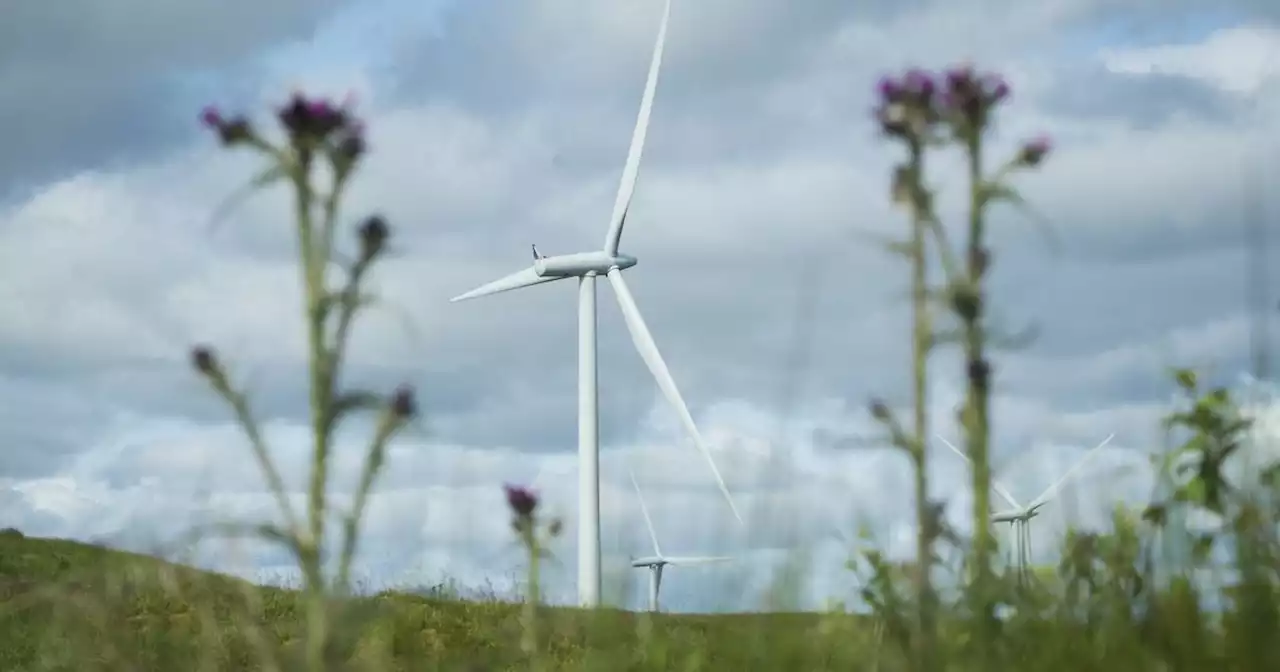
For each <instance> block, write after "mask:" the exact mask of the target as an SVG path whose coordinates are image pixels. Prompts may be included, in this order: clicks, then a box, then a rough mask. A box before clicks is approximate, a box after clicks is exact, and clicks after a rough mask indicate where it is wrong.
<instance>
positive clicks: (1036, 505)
mask: <svg viewBox="0 0 1280 672" xmlns="http://www.w3.org/2000/svg"><path fill="white" fill-rule="evenodd" d="M1114 437H1115V434H1114V433H1113V434H1109V435H1107V438H1105V439H1103V440H1102V443H1099V444H1098V445H1096V446H1094V447H1093V448H1091V449H1089V452H1087V453H1085V454H1084V456H1083V457H1081V458H1080V460H1079V461H1078V462H1076V463H1075V464H1074V465H1072V466H1071V468H1070V469H1068V470H1067V472H1066V473H1065V474H1063V475H1062V477H1061V478H1059V479H1058V480H1057V482H1055V483H1054V484H1053V485H1051V486H1049V487H1048V488H1045V491H1044V492H1042V493H1040V496H1039V497H1036V498H1035V499H1034V500H1032V501H1031V504H1029V505H1027V506H1023V505H1021V504H1019V503H1018V500H1017V499H1015V498H1014V496H1013V495H1012V494H1010V492H1009V489H1008V488H1006V487H1005V486H1004V485H1003V484H1002V483H1000V481H998V480H996V479H994V478H993V479H991V489H992V490H995V491H996V494H998V495H1000V497H1001V498H1002V499H1004V501H1006V502H1008V503H1009V506H1012V507H1013V508H1012V509H1009V510H1006V511H997V512H995V513H994V514H993V515H992V516H991V522H993V523H1009V525H1010V527H1011V528H1012V531H1013V533H1014V549H1015V550H1014V552H1015V553H1016V554H1017V560H1016V561H1015V562H1016V566H1017V570H1018V576H1019V578H1020V579H1021V578H1025V577H1026V573H1027V566H1028V565H1029V564H1030V562H1031V519H1032V518H1035V517H1036V516H1038V515H1040V507H1042V506H1044V505H1045V504H1048V503H1049V502H1051V501H1053V499H1054V498H1055V497H1057V496H1058V491H1059V490H1060V489H1061V488H1062V486H1063V484H1065V483H1066V482H1067V479H1069V478H1071V476H1073V475H1074V474H1075V472H1076V470H1077V469H1079V468H1080V467H1081V466H1083V465H1084V463H1085V462H1086V461H1088V459H1089V458H1090V457H1092V456H1093V454H1094V453H1096V452H1098V450H1099V449H1100V448H1102V447H1103V446H1105V445H1107V444H1108V443H1110V441H1111V439H1112V438H1114ZM938 440H939V441H941V442H942V443H944V444H946V446H947V447H948V448H950V449H951V450H952V452H954V453H955V454H956V455H959V456H960V457H961V458H963V459H964V461H965V462H970V460H969V456H968V455H965V454H964V451H962V450H960V449H959V448H956V447H955V446H954V445H952V444H951V442H950V441H947V440H946V439H944V438H942V437H941V436H939V437H938Z"/></svg>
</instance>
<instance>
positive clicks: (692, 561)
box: [627, 467, 733, 611]
mask: <svg viewBox="0 0 1280 672" xmlns="http://www.w3.org/2000/svg"><path fill="white" fill-rule="evenodd" d="M627 475H628V476H630V477H631V485H632V486H633V487H634V488H635V489H636V498H637V499H639V500H640V513H641V514H643V515H644V525H645V527H646V528H648V529H649V539H650V540H651V541H652V542H653V555H651V556H647V557H643V558H634V559H632V561H631V566H632V567H636V568H640V567H647V568H648V569H649V611H657V610H658V590H659V589H660V588H661V587H662V570H663V569H664V568H665V567H666V566H667V565H674V566H680V565H685V566H688V565H707V564H711V563H716V562H728V561H730V560H732V559H733V558H731V557H728V556H674V555H663V554H662V547H661V546H659V545H658V535H657V533H656V532H654V530H653V519H652V518H650V517H649V507H648V506H645V503H644V495H643V494H642V493H641V492H640V484H639V483H637V482H636V475H635V472H633V471H631V467H627Z"/></svg>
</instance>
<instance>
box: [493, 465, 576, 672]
mask: <svg viewBox="0 0 1280 672" xmlns="http://www.w3.org/2000/svg"><path fill="white" fill-rule="evenodd" d="M503 489H504V490H505V491H506V495H507V507H508V508H509V509H511V529H512V531H513V532H515V534H516V538H517V539H518V540H519V541H520V545H521V546H522V547H523V548H524V550H525V555H526V556H527V557H528V559H529V567H528V576H527V584H528V591H529V594H528V595H527V596H525V600H524V610H523V613H522V614H521V633H522V636H521V640H520V648H521V649H522V650H523V651H524V653H525V655H527V656H528V657H529V660H530V662H531V663H532V664H533V665H534V667H535V668H536V667H537V665H538V662H539V661H538V608H539V606H540V605H541V603H542V595H541V592H540V588H541V569H540V565H541V561H542V560H543V559H544V558H545V557H547V551H546V546H547V544H548V543H549V542H550V540H551V539H554V538H556V537H558V536H560V532H561V531H562V529H563V523H562V522H561V521H560V519H559V518H553V519H552V520H551V521H549V522H548V523H547V524H546V526H545V528H541V529H540V528H539V525H538V495H537V493H535V492H534V491H533V490H532V489H530V488H525V487H520V486H516V485H506V486H503Z"/></svg>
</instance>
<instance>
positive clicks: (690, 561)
mask: <svg viewBox="0 0 1280 672" xmlns="http://www.w3.org/2000/svg"><path fill="white" fill-rule="evenodd" d="M731 560H733V558H731V557H729V556H697V555H683V556H680V557H675V558H666V561H667V563H668V564H672V565H709V564H712V563H717V562H729V561H731Z"/></svg>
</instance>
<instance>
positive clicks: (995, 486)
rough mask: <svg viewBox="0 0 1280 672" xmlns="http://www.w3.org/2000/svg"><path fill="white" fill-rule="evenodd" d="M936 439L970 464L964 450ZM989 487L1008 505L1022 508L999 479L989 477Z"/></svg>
mask: <svg viewBox="0 0 1280 672" xmlns="http://www.w3.org/2000/svg"><path fill="white" fill-rule="evenodd" d="M938 440H939V441H941V442H943V443H944V444H946V446H947V447H948V448H950V449H951V450H952V451H953V452H955V454H956V455H959V456H960V457H962V458H964V461H965V462H969V463H970V464H972V463H973V461H972V460H970V459H969V456H968V455H965V454H964V451H962V450H960V449H959V448H956V447H955V446H953V445H951V442H950V441H948V440H946V439H944V438H942V437H941V436H939V437H938ZM991 489H992V490H995V491H996V494H997V495H1000V497H1001V498H1002V499H1004V501H1006V502H1009V505H1010V506H1012V507H1013V508H1015V509H1019V510H1021V509H1022V505H1021V504H1019V503H1018V500H1016V499H1014V497H1013V495H1012V494H1010V492H1009V489H1008V488H1006V487H1004V486H1003V485H1001V483H1000V481H997V480H996V479H994V478H993V479H991Z"/></svg>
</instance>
